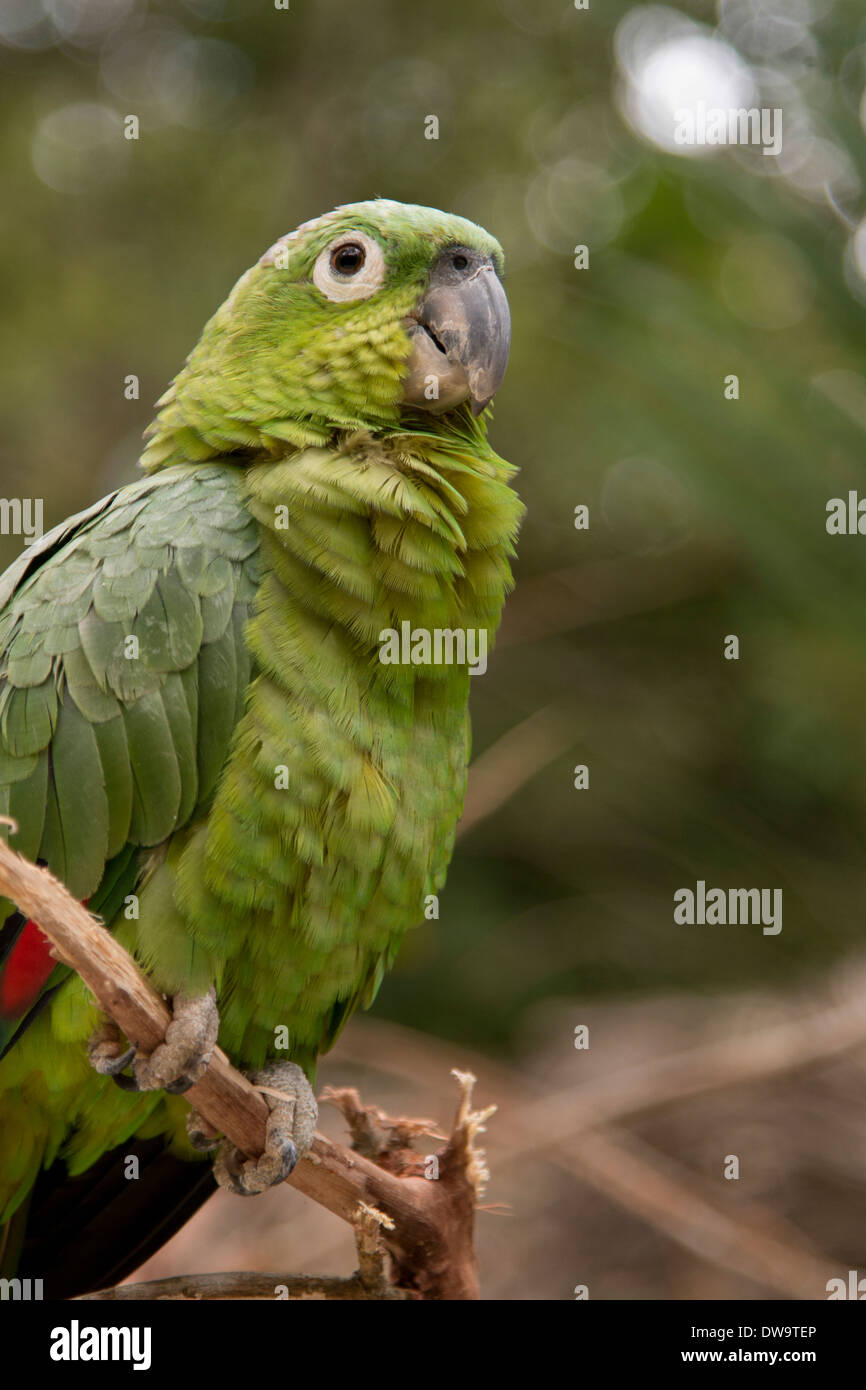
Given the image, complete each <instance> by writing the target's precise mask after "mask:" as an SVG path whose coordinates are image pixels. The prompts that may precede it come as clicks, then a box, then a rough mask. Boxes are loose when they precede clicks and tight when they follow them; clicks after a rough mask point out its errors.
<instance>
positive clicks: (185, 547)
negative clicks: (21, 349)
mask: <svg viewBox="0 0 866 1390" xmlns="http://www.w3.org/2000/svg"><path fill="white" fill-rule="evenodd" d="M344 228H347V229H357V228H360V229H361V230H363V232H364V233H365V234H366V235H367V236H369V237H372V238H375V239H376V240H377V242H378V244H379V245H381V247H382V249H383V253H384V261H385V278H384V283H383V284H382V286H381V287H380V288H379V289H378V290H377V291H376V292H375V293H373V294H371V295H370V296H369V297H366V298H363V299H355V300H349V301H348V302H330V301H329V300H328V299H327V298H326V297H324V296H323V295H322V294H321V293H320V292H319V290H318V289H317V288H316V287H315V285H314V284H313V283H312V281H311V278H310V277H311V274H312V268H313V266H314V265H315V263H316V261H317V258H318V257H319V256H320V254H321V253H322V250H323V248H326V247H327V246H328V245H329V243H330V242H331V241H333V239H334V237H335V235H337V234H338V233H339V232H341V231H342V230H343V229H344ZM450 245H461V246H468V247H472V248H475V249H477V251H478V252H479V254H483V255H485V256H488V257H492V258H493V259H494V261H495V263H496V266H497V268H498V269H500V270H501V252H500V251H499V248H498V246H497V245H496V243H495V242H493V240H492V239H491V238H490V237H488V236H487V234H486V233H484V232H482V231H481V229H479V228H477V227H474V226H473V225H472V224H471V223H467V222H464V221H462V220H461V219H459V218H451V217H448V216H446V215H445V214H442V213H437V212H435V211H433V210H430V209H422V208H406V207H402V206H401V205H399V204H393V203H387V202H384V201H382V202H374V203H369V204H361V205H357V206H356V207H354V208H348V209H338V210H337V212H336V213H332V214H329V215H328V216H327V217H325V218H321V219H319V221H318V222H316V223H312V224H307V225H306V226H305V227H303V228H301V229H299V231H298V232H296V233H293V234H292V236H290V237H288V238H285V239H284V241H283V242H282V243H278V244H277V247H276V248H272V251H271V252H270V253H268V255H266V256H265V257H263V258H262V261H261V262H260V263H259V265H258V266H256V267H254V269H253V270H252V271H250V272H248V274H247V275H246V276H245V277H244V278H243V279H242V280H241V281H240V282H239V284H238V285H237V286H236V287H235V289H234V291H233V292H232V294H231V295H230V297H229V299H228V300H227V302H226V304H225V305H224V306H223V307H222V309H220V310H219V312H218V313H217V315H216V316H215V317H214V319H213V320H212V321H211V323H210V324H208V326H207V327H206V329H205V331H204V333H203V335H202V339H201V342H200V343H199V345H198V347H197V348H196V349H195V351H194V352H193V354H192V355H191V357H190V359H189V361H188V363H187V365H186V367H185V368H184V370H183V371H182V372H181V373H180V375H179V376H178V378H177V380H176V381H175V383H174V385H173V386H172V387H171V389H170V390H169V392H168V393H167V394H166V396H165V397H164V398H163V401H162V402H161V403H160V404H161V407H162V409H161V411H160V414H159V416H158V417H157V421H156V423H155V425H154V426H153V427H152V430H151V436H150V442H149V445H148V448H147V451H146V453H145V455H144V459H143V462H144V465H145V467H146V468H148V469H149V470H151V471H150V473H149V476H147V477H146V478H144V479H143V480H142V481H140V482H137V483H134V484H132V485H131V486H129V487H126V488H123V489H122V490H121V491H120V492H118V493H116V494H114V495H113V496H112V497H111V498H108V499H106V500H104V501H103V502H100V503H99V504H98V505H97V506H96V507H94V508H91V509H90V510H89V511H88V512H84V513H82V514H80V516H79V517H77V518H73V519H72V520H71V521H70V522H68V523H66V524H65V525H64V526H63V527H61V528H58V530H57V531H56V532H54V533H52V534H51V535H50V536H46V537H45V538H44V539H43V540H42V541H41V542H39V543H38V544H37V545H35V546H33V547H31V549H30V551H29V552H28V553H27V555H25V556H22V559H21V560H20V561H18V562H17V563H16V565H14V566H13V567H12V569H11V570H10V571H8V572H7V575H6V576H5V577H4V579H3V580H0V637H2V655H0V809H2V810H5V811H6V812H7V813H8V814H10V815H12V816H14V817H15V819H16V820H17V821H18V823H19V827H20V828H19V832H18V835H17V836H15V837H14V839H13V840H12V841H11V843H12V844H13V845H14V846H15V847H16V848H18V849H20V850H22V852H24V853H25V854H27V855H28V856H29V857H31V858H41V859H43V860H45V861H46V862H47V863H48V866H49V868H51V869H52V871H53V872H55V873H56V874H57V875H58V876H59V877H61V878H62V879H63V880H64V881H65V882H66V883H67V884H68V886H69V887H70V889H71V890H72V891H73V892H74V893H75V894H76V895H77V896H78V897H80V898H82V899H90V903H91V908H92V909H93V910H95V911H97V912H98V911H103V910H104V911H106V913H107V914H108V915H107V920H108V922H109V924H110V925H111V926H112V929H113V930H114V931H115V932H116V933H117V935H118V936H119V938H120V939H121V940H122V941H123V942H124V943H125V944H126V945H127V946H128V947H129V948H130V949H131V950H133V951H134V953H135V954H136V956H137V958H138V959H139V961H140V962H141V963H142V965H143V967H144V968H145V969H146V970H147V971H148V972H149V973H150V974H151V976H152V978H153V980H154V982H155V983H156V985H157V987H158V988H160V989H161V990H163V991H164V992H165V993H166V994H169V995H170V994H174V993H175V992H176V991H177V990H178V989H180V988H181V987H183V988H184V989H185V990H186V991H187V992H200V991H204V990H206V989H207V988H208V987H209V986H210V985H211V984H216V986H217V992H218V1002H219V1008H220V1044H221V1046H222V1047H223V1048H225V1050H226V1051H227V1052H228V1053H229V1055H230V1057H231V1058H232V1060H233V1061H234V1062H235V1063H236V1064H237V1065H239V1066H241V1067H244V1068H252V1067H258V1066H260V1065H261V1064H262V1063H263V1062H264V1061H265V1060H266V1058H267V1057H269V1056H274V1055H278V1056H280V1057H282V1058H284V1057H285V1056H286V1053H285V1052H283V1053H279V1054H277V1053H275V1030H276V1029H279V1028H285V1029H287V1030H288V1036H289V1039H290V1052H289V1054H288V1055H289V1056H290V1057H291V1058H292V1059H294V1060H296V1061H299V1062H300V1063H301V1065H302V1066H304V1067H305V1069H307V1071H308V1072H310V1073H311V1072H312V1070H313V1068H314V1065H315V1058H316V1056H317V1054H318V1053H319V1052H320V1051H322V1050H323V1049H324V1048H326V1047H328V1046H329V1045H330V1044H331V1042H332V1041H333V1039H334V1037H335V1036H336V1034H337V1033H338V1031H339V1029H340V1027H341V1026H342V1023H343V1022H344V1021H345V1019H346V1018H347V1017H348V1015H349V1014H350V1013H351V1011H352V1009H353V1008H354V1007H355V1006H356V1005H357V1004H359V1003H364V1004H366V1003H369V1002H370V1000H371V999H372V997H373V995H374V994H375V991H376V989H377V988H378V985H379V983H380V981H381V978H382V975H383V973H384V971H385V970H386V969H387V968H388V966H389V965H390V964H391V962H392V961H393V958H394V955H395V953H396V950H397V947H398V945H399V942H400V939H401V937H402V934H403V932H404V931H405V930H407V929H408V928H409V927H411V926H412V925H414V924H416V923H417V922H419V921H420V920H422V919H423V914H424V902H425V898H426V896H427V895H429V894H433V893H437V892H438V891H439V890H440V889H441V887H442V885H443V883H444V881H445V874H446V870H447V865H448V861H449V858H450V855H451V850H452V846H453V841H454V833H455V827H456V824H457V820H458V818H459V815H460V810H461V806H462V800H463V794H464V787H465V776H466V761H467V749H468V742H467V740H468V720H467V700H468V694H469V686H470V678H469V674H468V670H467V667H466V665H465V663H464V664H463V665H462V666H459V665H442V666H433V665H428V666H415V665H407V666H403V665H387V664H383V663H382V661H380V659H379V650H380V637H381V634H382V632H383V630H386V629H397V630H399V629H400V626H401V623H403V622H404V621H408V622H409V623H410V624H411V625H412V627H413V628H419V627H421V628H425V629H437V628H438V629H457V628H461V629H467V628H472V629H481V628H483V629H485V630H486V632H487V634H488V638H489V639H492V637H493V633H494V631H495V628H496V626H497V623H498V621H499V616H500V610H501V607H502V603H503V599H504V596H505V593H506V590H507V588H508V587H509V585H510V571H509V556H510V555H511V554H512V553H513V550H512V547H513V543H514V539H515V535H516V531H517V527H518V524H519V519H520V515H521V507H520V504H519V502H518V500H517V498H516V496H515V494H514V493H513V491H512V490H511V488H510V486H509V480H510V478H511V476H512V473H513V470H512V469H511V468H510V467H509V466H508V465H506V464H504V463H503V462H502V461H501V460H500V459H498V458H497V457H496V455H495V454H493V452H492V451H491V449H490V448H489V446H488V444H487V442H486V424H485V421H484V417H483V416H482V417H481V418H480V419H475V418H474V417H473V416H472V414H471V413H470V411H469V409H468V407H467V406H463V405H461V406H458V407H456V408H455V409H453V410H449V411H447V412H445V413H443V414H441V415H438V416H433V415H429V414H426V413H422V412H421V411H419V410H414V409H407V408H406V407H404V406H403V405H402V404H401V382H402V379H403V376H404V374H405V370H406V361H407V357H408V354H409V340H408V337H407V331H406V322H407V315H409V314H410V313H411V311H412V308H413V306H414V305H415V304H416V303H417V301H418V299H419V296H420V295H421V294H422V293H423V290H424V286H425V284H426V281H427V277H428V276H429V273H430V267H431V265H432V264H433V262H434V260H435V258H436V256H437V255H438V254H439V253H440V252H441V251H442V248H443V247H446V246H450ZM280 248H282V254H280ZM130 895H133V897H132V898H131V897H130ZM130 902H132V907H130ZM62 977H63V972H62V970H58V971H57V972H55V976H54V977H53V979H52V983H54V982H56V981H57V979H62V983H60V987H59V988H58V989H57V991H56V992H55V993H54V994H53V996H52V998H51V1000H50V1001H49V1003H48V1004H47V1007H46V1008H45V1009H44V1010H43V1011H42V1012H41V1013H40V1014H39V1016H38V1017H37V1018H36V1019H35V1021H34V1022H33V1023H32V1024H31V1025H30V1026H29V1027H28V1028H27V1029H26V1031H24V1032H23V1033H22V1034H21V1035H20V1036H19V1038H18V1040H17V1041H16V1043H15V1045H14V1046H13V1047H12V1048H11V1049H10V1050H9V1052H8V1053H7V1054H6V1056H5V1057H4V1058H3V1060H2V1061H0V1222H2V1220H3V1219H4V1218H5V1217H8V1216H10V1215H11V1214H12V1212H13V1211H14V1210H15V1209H16V1207H17V1206H18V1205H19V1203H20V1202H22V1201H23V1199H24V1197H25V1196H26V1194H27V1192H28V1191H29V1189H30V1187H31V1186H32V1183H33V1181H34V1179H35V1176H36V1174H37V1172H38V1170H39V1168H40V1167H42V1166H47V1165H48V1164H50V1163H51V1162H53V1160H54V1159H55V1158H56V1157H57V1156H58V1155H61V1156H62V1157H63V1158H64V1159H65V1161H66V1163H67V1164H68V1167H69V1170H70V1172H73V1173H74V1172H81V1171H83V1170H84V1169H86V1168H87V1167H88V1166H89V1165H90V1164H91V1163H93V1162H94V1161H95V1159H96V1158H97V1157H98V1156H99V1154H100V1153H102V1152H104V1151H105V1150H107V1149H108V1148H110V1147H111V1146H113V1145H115V1144H117V1143H119V1142H122V1141H124V1140H125V1139H126V1138H128V1137H129V1136H130V1135H132V1134H134V1133H138V1134H139V1135H141V1134H144V1133H148V1134H154V1133H167V1134H171V1135H172V1137H173V1141H174V1142H175V1143H176V1144H177V1145H178V1147H179V1148H181V1149H183V1146H184V1143H185V1140H184V1138H183V1137H182V1132H181V1127H182V1120H183V1116H184V1112H185V1105H184V1103H183V1102H181V1101H179V1100H177V1099H174V1098H170V1097H166V1096H165V1095H163V1094H161V1093H157V1094H147V1095H135V1094H132V1095H131V1094H129V1093H126V1092H123V1091H121V1090H119V1089H118V1088H117V1087H115V1086H114V1084H113V1083H112V1082H111V1081H110V1080H108V1079H106V1078H103V1077H99V1076H97V1075H96V1073H95V1072H93V1071H91V1070H90V1068H89V1066H88V1063H87V1059H86V1041H87V1038H88V1035H89V1033H90V1032H91V1031H92V1029H93V1027H94V1025H95V1023H96V1021H97V1018H96V1014H95V1011H94V1010H93V1008H92V1006H91V1004H90V1003H89V1001H88V999H87V996H86V991H85V990H84V989H83V987H82V986H81V985H80V983H79V981H78V980H77V978H75V977H74V976H67V977H66V978H62ZM0 985H2V977H0ZM2 1026H3V1025H2V1020H0V1029H2ZM10 1031H11V1030H10Z"/></svg>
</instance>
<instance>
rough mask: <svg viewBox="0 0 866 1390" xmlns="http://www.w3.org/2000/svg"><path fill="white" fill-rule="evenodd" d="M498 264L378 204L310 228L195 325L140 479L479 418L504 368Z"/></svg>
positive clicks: (479, 237)
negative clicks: (357, 432)
mask: <svg viewBox="0 0 866 1390" xmlns="http://www.w3.org/2000/svg"><path fill="white" fill-rule="evenodd" d="M503 263H504V262H503V254H502V248H501V247H500V245H499V243H498V242H497V241H495V240H494V238H493V237H491V236H490V235H489V234H488V233H487V232H485V231H484V230H483V229H482V228H481V227H478V226H476V225H475V224H474V223H472V222H468V221H467V220H466V219H465V218H462V217H455V216H451V215H449V214H446V213H443V212H439V211H437V210H436V209H434V208H426V207H419V206H415V205H410V204H405V203H396V202H392V201H390V200H388V199H385V198H377V199H373V200H371V201H369V202H363V203H352V204H347V205H346V206H344V207H339V208H336V209H335V210H334V211H333V212H329V213H326V214H325V215H324V216H323V217H319V218H316V219H315V220H314V221H311V222H305V223H304V224H303V225H302V226H300V227H298V228H297V230H296V231H294V232H290V233H289V234H288V235H287V236H283V237H281V238H280V239H279V240H278V241H277V242H275V243H274V245H273V246H271V247H270V249H269V250H268V251H266V252H265V254H264V255H263V256H262V257H261V259H260V260H259V261H258V263H257V264H256V265H254V266H253V267H252V269H250V270H248V271H247V273H246V274H245V275H244V276H242V277H241V279H240V280H239V281H238V283H237V284H236V285H235V287H234V289H233V290H232V292H231V294H230V295H229V297H228V299H227V300H226V301H225V303H224V304H223V305H222V307H221V308H220V309H219V310H218V311H217V313H216V314H215V315H214V317H213V318H212V319H211V320H210V322H209V323H208V324H207V325H206V327H205V329H204V332H203V333H202V336H201V339H200V340H199V342H198V344H197V346H196V347H195V349H194V350H193V352H192V353H191V354H190V356H189V358H188V359H187V362H186V365H185V367H184V368H183V370H182V371H181V372H180V373H179V375H178V376H177V377H176V379H175V381H174V382H173V383H172V385H171V387H170V388H169V390H168V391H167V392H166V394H165V395H164V396H163V397H162V399H161V400H160V402H159V406H160V411H159V414H158V416H157V418H156V420H155V421H154V423H153V425H151V427H150V430H149V431H148V435H149V438H150V443H149V445H148V448H147V450H146V451H145V454H144V456H143V458H142V464H143V466H144V467H145V468H155V467H164V466H165V465H166V464H169V463H177V462H183V461H195V460H198V459H207V458H210V457H214V456H215V455H217V454H225V453H240V452H243V451H252V452H253V453H257V454H259V455H261V453H262V452H264V453H265V454H267V453H270V454H275V453H279V452H282V451H284V449H285V445H286V443H289V444H291V445H294V446H298V447H303V446H304V445H306V444H323V443H325V442H326V441H327V439H328V438H329V437H330V436H331V435H332V434H333V431H334V430H335V429H348V430H353V429H368V430H375V429H377V428H379V429H381V428H389V429H398V428H411V421H412V419H413V418H414V419H415V420H417V419H418V418H419V416H418V412H424V418H426V419H427V422H428V423H427V426H426V427H425V428H436V425H435V420H436V418H437V417H446V418H447V417H448V415H449V414H450V413H451V412H454V411H461V412H463V413H464V414H465V413H466V412H467V411H471V414H472V415H473V416H478V415H479V414H480V413H481V412H482V411H483V410H484V408H485V406H487V405H488V404H489V402H490V400H491V399H492V397H493V396H494V394H495V392H496V391H497V389H498V387H499V385H500V383H501V381H502V378H503V376H504V373H505V367H506V363H507V360H508V348H509V341H510V317H509V312H508V301H507V299H506V297H505V291H504V289H503V287H502V273H503Z"/></svg>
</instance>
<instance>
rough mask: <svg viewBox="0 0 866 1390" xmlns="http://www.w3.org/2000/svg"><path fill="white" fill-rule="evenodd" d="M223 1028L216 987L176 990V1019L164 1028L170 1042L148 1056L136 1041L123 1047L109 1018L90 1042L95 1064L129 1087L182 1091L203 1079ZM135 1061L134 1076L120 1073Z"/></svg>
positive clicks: (96, 1068)
mask: <svg viewBox="0 0 866 1390" xmlns="http://www.w3.org/2000/svg"><path fill="white" fill-rule="evenodd" d="M218 1031H219V1012H218V1010H217V1006H216V993H215V991H214V990H213V989H210V990H208V992H207V994H203V995H200V996H199V997H197V998H194V999H190V998H187V997H186V996H185V995H183V994H178V995H176V996H175V998H174V1001H173V1007H172V1021H171V1023H170V1024H169V1025H168V1028H167V1029H166V1030H165V1042H161V1043H160V1044H159V1046H158V1047H155V1048H154V1050H153V1052H151V1053H150V1055H149V1056H147V1057H145V1056H143V1055H140V1054H139V1052H138V1049H137V1048H136V1047H127V1048H124V1045H123V1042H122V1040H121V1033H120V1030H119V1029H118V1028H117V1026H116V1025H115V1024H114V1023H112V1021H111V1020H110V1019H106V1021H105V1023H104V1024H103V1025H102V1027H101V1028H100V1029H99V1030H98V1031H97V1032H96V1033H94V1035H93V1037H92V1038H91V1039H90V1043H89V1044H88V1056H89V1058H90V1064H91V1066H92V1067H94V1069H95V1070H96V1071H98V1072H99V1073H100V1074H101V1075H103V1076H111V1077H113V1078H114V1080H115V1082H116V1083H117V1085H118V1086H120V1087H121V1089H122V1090H124V1091H169V1092H170V1093H171V1094H172V1095H183V1093H184V1091H188V1090H189V1088H190V1086H194V1085H195V1083H196V1081H199V1080H200V1079H201V1077H202V1076H203V1075H204V1073H205V1072H206V1071H207V1068H208V1066H209V1065H210V1059H211V1057H212V1056H213V1050H214V1047H215V1046H216V1040H217V1033H218ZM130 1063H131V1064H132V1071H133V1075H132V1076H123V1075H121V1073H122V1072H123V1071H124V1070H125V1068H126V1067H127V1066H129V1065H130Z"/></svg>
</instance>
